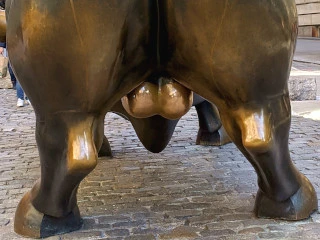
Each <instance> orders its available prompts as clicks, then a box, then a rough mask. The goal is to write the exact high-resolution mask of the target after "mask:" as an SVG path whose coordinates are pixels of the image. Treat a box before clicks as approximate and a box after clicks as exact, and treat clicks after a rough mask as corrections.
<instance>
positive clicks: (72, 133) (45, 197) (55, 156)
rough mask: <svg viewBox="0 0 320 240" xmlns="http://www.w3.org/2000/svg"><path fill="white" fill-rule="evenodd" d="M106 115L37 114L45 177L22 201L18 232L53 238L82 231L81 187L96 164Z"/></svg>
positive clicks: (37, 132) (18, 216) (19, 210)
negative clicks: (80, 211) (79, 197)
mask: <svg viewBox="0 0 320 240" xmlns="http://www.w3.org/2000/svg"><path fill="white" fill-rule="evenodd" d="M101 119H102V120H103V118H101V117H99V116H94V115H92V114H88V113H81V112H79V113H77V112H62V113H56V114H52V115H49V116H45V117H43V118H42V117H41V118H40V117H39V116H38V117H37V128H36V139H37V143H38V148H39V153H40V161H41V179H40V180H39V181H38V182H37V183H36V184H35V186H34V187H33V189H32V190H31V191H30V192H28V193H27V194H26V195H25V196H24V198H23V199H22V200H21V201H20V203H19V206H18V208H17V211H16V216H15V231H16V232H17V233H19V234H21V235H24V236H28V237H48V236H52V235H56V234H61V233H65V232H70V231H73V230H77V229H79V228H80V227H81V226H82V221H81V218H80V214H79V209H78V206H77V198H76V193H77V188H78V186H79V184H80V182H81V180H82V179H83V178H84V177H85V176H86V175H87V174H89V173H90V172H91V171H92V170H93V169H94V167H95V166H96V162H97V151H96V146H97V145H98V146H97V147H98V148H99V147H100V146H101V144H102V138H103V132H102V133H98V132H97V131H98V130H99V129H100V128H101V124H102V126H103V121H101Z"/></svg>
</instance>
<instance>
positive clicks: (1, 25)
mask: <svg viewBox="0 0 320 240" xmlns="http://www.w3.org/2000/svg"><path fill="white" fill-rule="evenodd" d="M6 30H7V24H6V14H5V11H4V10H0V42H5V41H6Z"/></svg>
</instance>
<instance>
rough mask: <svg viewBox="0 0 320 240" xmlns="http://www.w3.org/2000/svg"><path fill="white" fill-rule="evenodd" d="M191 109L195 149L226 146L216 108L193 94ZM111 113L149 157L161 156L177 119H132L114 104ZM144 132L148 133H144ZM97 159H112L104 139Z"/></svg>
mask: <svg viewBox="0 0 320 240" xmlns="http://www.w3.org/2000/svg"><path fill="white" fill-rule="evenodd" d="M193 105H194V106H195V109H196V111H197V114H198V119H199V130H198V135H197V139H196V144H197V145H203V146H221V145H224V144H226V143H229V142H230V138H229V136H228V135H227V133H226V132H225V129H224V127H223V126H222V123H221V120H220V116H219V112H218V110H217V108H216V106H215V105H214V104H212V103H210V102H208V101H206V100H205V99H203V98H201V97H200V96H199V95H197V94H193ZM111 111H112V112H114V113H116V114H118V115H120V116H122V117H123V118H125V119H126V120H129V121H130V122H131V124H132V126H133V128H134V129H135V131H136V133H137V135H138V137H139V139H140V141H141V143H142V144H143V146H144V147H145V148H146V149H147V150H149V151H150V152H153V153H159V152H161V151H162V150H163V149H164V148H165V147H166V146H167V145H168V143H169V141H170V139H171V137H172V134H173V132H174V129H175V127H176V125H177V123H178V122H179V120H180V118H178V119H167V118H164V117H162V116H160V115H155V116H150V117H145V118H136V117H134V116H132V115H130V114H129V113H128V112H127V111H126V110H125V109H124V107H123V105H122V103H121V101H119V102H117V103H116V104H115V105H114V106H113V107H112V108H111ZM146 129H148V131H146ZM99 156H112V151H111V147H110V144H109V142H108V139H107V138H106V137H104V139H103V143H102V146H101V148H100V150H99Z"/></svg>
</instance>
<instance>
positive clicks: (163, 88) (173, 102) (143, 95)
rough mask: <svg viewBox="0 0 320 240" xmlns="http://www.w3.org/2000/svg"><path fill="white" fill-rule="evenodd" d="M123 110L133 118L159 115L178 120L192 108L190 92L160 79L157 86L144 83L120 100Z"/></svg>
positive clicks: (171, 82)
mask: <svg viewBox="0 0 320 240" xmlns="http://www.w3.org/2000/svg"><path fill="white" fill-rule="evenodd" d="M121 102H122V105H123V107H124V109H125V110H126V111H127V112H128V113H129V114H130V115H131V116H133V117H136V118H147V117H151V116H154V115H160V116H162V117H164V118H167V119H171V120H174V119H178V118H180V117H182V116H183V115H184V114H186V113H187V112H188V111H189V109H190V108H191V106H192V103H193V94H192V92H191V91H190V90H189V89H187V88H185V87H184V86H182V85H181V84H179V83H177V82H175V81H173V80H168V79H164V78H160V79H159V81H158V84H157V85H155V84H152V83H150V82H144V83H143V84H141V85H140V86H139V87H137V88H135V89H134V90H133V91H132V92H130V93H129V94H127V95H126V96H124V97H122V98H121Z"/></svg>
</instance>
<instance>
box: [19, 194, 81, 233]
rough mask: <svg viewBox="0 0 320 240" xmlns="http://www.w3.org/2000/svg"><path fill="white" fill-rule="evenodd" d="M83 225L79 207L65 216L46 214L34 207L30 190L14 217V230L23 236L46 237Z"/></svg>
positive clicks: (76, 228)
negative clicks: (56, 216) (58, 216)
mask: <svg viewBox="0 0 320 240" xmlns="http://www.w3.org/2000/svg"><path fill="white" fill-rule="evenodd" d="M81 227H82V219H81V218H80V213H79V209H78V208H76V209H75V210H74V211H73V212H72V213H70V214H69V215H68V216H66V217H63V218H55V217H51V216H48V215H45V214H43V213H41V212H39V211H38V210H36V209H35V208H34V206H33V205H32V203H31V194H30V192H28V193H26V195H25V196H24V197H23V198H22V199H21V201H20V203H19V205H18V207H17V211H16V214H15V219H14V231H15V232H16V233H18V234H20V235H22V236H25V237H31V238H45V237H50V236H54V235H58V234H63V233H68V232H72V231H75V230H78V229H80V228H81Z"/></svg>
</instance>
